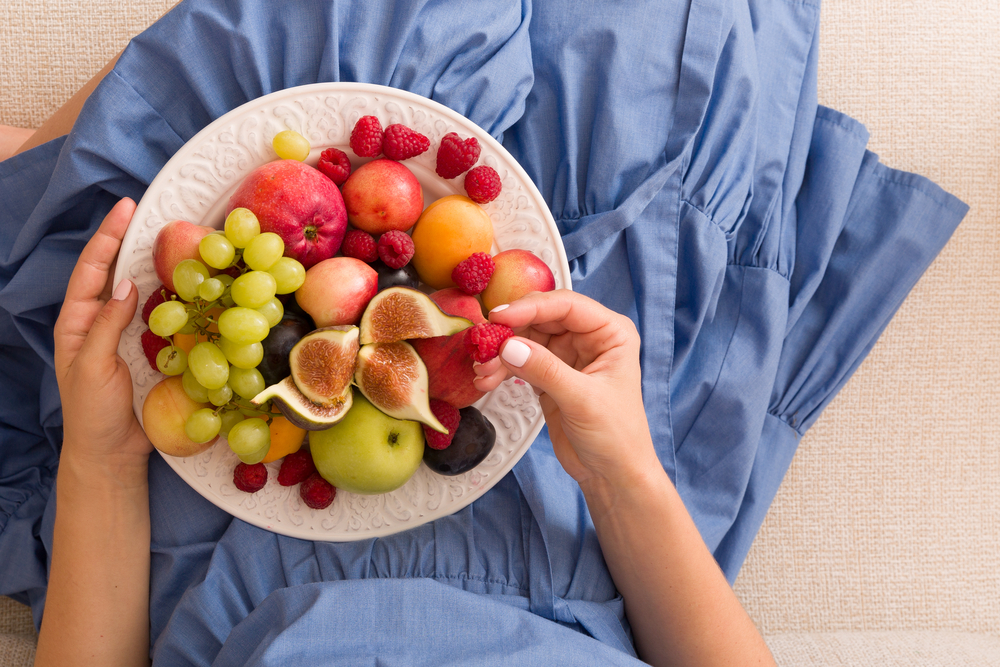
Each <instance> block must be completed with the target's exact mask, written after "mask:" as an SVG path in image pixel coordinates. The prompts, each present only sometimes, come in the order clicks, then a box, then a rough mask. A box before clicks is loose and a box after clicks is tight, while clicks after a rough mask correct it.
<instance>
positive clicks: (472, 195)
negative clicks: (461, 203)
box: [465, 164, 503, 204]
mask: <svg viewBox="0 0 1000 667" xmlns="http://www.w3.org/2000/svg"><path fill="white" fill-rule="evenodd" d="M502 187H503V186H501V185H500V174H498V173H497V170H496V169H494V168H493V167H488V166H486V165H485V164H482V165H479V166H478V167H476V168H475V169H473V170H472V171H470V172H469V173H468V174H466V175H465V193H466V194H467V195H469V199H471V200H472V201H474V202H476V203H477V204H488V203H490V202H491V201H493V200H494V199H496V198H497V195H499V194H500V190H501V189H502Z"/></svg>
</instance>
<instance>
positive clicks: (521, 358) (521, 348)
mask: <svg viewBox="0 0 1000 667" xmlns="http://www.w3.org/2000/svg"><path fill="white" fill-rule="evenodd" d="M500 356H501V357H503V360H504V361H506V362H507V363H508V364H510V365H511V366H516V367H517V368H520V367H521V366H524V364H525V362H526V361H528V357H530V356H531V348H530V347H528V346H527V345H525V344H524V343H522V342H521V341H519V340H517V339H516V338H511V339H510V340H508V341H507V344H506V345H504V348H503V352H501V353H500Z"/></svg>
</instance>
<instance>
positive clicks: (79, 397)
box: [55, 199, 152, 481]
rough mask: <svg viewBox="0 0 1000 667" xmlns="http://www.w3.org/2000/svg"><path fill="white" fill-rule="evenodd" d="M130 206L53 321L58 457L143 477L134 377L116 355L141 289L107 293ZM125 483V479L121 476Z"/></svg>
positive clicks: (94, 251) (102, 231) (101, 234)
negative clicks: (59, 434)
mask: <svg viewBox="0 0 1000 667" xmlns="http://www.w3.org/2000/svg"><path fill="white" fill-rule="evenodd" d="M134 212H135V203H134V202H133V201H132V200H130V199H123V200H121V201H120V202H118V204H116V205H115V207H114V208H113V209H111V212H110V213H108V215H107V217H106V218H105V219H104V221H103V222H102V223H101V226H100V228H99V229H98V230H97V233H96V234H94V237H93V238H92V239H90V241H89V242H88V243H87V245H86V247H84V249H83V252H82V253H80V259H79V260H78V261H77V263H76V267H75V268H74V269H73V274H72V276H70V279H69V286H68V287H67V288H66V299H65V301H64V302H63V306H62V310H61V311H60V312H59V319H58V320H57V321H56V326H55V366H56V378H57V380H58V383H59V397H60V399H61V400H62V410H63V453H62V456H63V457H67V456H71V457H76V458H77V459H78V461H79V462H80V463H83V464H86V465H88V466H96V467H98V468H100V469H107V470H108V471H109V472H113V473H114V474H116V475H121V474H122V473H128V472H130V471H135V472H136V473H137V474H141V476H142V480H143V481H145V469H146V465H147V461H148V458H149V453H150V452H151V451H152V445H150V444H149V440H148V439H147V438H146V434H145V433H143V430H142V427H141V426H139V422H138V420H137V419H136V418H135V414H134V413H133V411H132V376H131V374H130V373H129V370H128V365H127V364H126V363H125V361H124V360H123V359H122V358H121V357H119V356H118V342H119V340H120V339H121V334H122V331H124V329H125V327H126V326H128V324H129V322H130V321H131V320H132V316H133V315H134V314H135V309H136V306H137V304H138V299H139V297H138V293H137V290H136V289H135V286H134V285H133V284H132V282H131V281H129V280H128V279H124V280H122V281H121V282H120V283H119V284H118V286H117V288H116V289H115V290H114V293H112V291H111V290H112V285H111V281H112V278H113V273H112V269H113V267H114V264H115V259H116V257H117V255H118V249H119V248H120V247H121V241H122V237H123V236H124V235H125V230H126V229H127V228H128V223H129V220H131V218H132V214H133V213H134ZM123 481H124V478H123Z"/></svg>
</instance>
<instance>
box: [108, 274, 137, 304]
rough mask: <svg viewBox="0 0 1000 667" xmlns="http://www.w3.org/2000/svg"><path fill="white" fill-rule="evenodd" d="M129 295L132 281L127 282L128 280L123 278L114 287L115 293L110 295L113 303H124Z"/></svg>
mask: <svg viewBox="0 0 1000 667" xmlns="http://www.w3.org/2000/svg"><path fill="white" fill-rule="evenodd" d="M131 293H132V281H131V280H129V279H128V278H125V279H124V280H122V281H121V282H120V283H118V285H117V286H116V287H115V291H114V293H113V294H112V295H111V298H112V299H114V300H115V301H124V300H125V299H126V298H127V297H128V295H129V294H131Z"/></svg>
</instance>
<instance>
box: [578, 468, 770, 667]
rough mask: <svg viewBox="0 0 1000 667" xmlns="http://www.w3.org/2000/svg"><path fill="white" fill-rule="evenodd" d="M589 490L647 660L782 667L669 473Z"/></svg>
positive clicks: (596, 522)
mask: <svg viewBox="0 0 1000 667" xmlns="http://www.w3.org/2000/svg"><path fill="white" fill-rule="evenodd" d="M581 488H583V491H584V495H585V497H586V499H587V505H588V507H589V509H590V513H591V516H592V517H593V519H594V525H595V526H596V528H597V535H598V539H599V541H600V543H601V549H602V551H603V552H604V558H605V561H606V562H607V564H608V568H609V570H610V571H611V576H612V578H613V579H614V581H615V585H616V587H617V588H618V590H619V592H620V593H621V594H622V597H623V598H624V600H625V612H626V615H627V616H628V620H629V623H630V625H631V626H632V633H633V637H634V639H635V644H636V649H637V651H638V653H639V656H640V657H641V658H642V659H643V660H645V661H647V662H649V663H651V664H653V665H658V666H659V665H698V666H699V667H701V666H705V665H729V666H731V665H772V664H774V661H773V658H772V657H771V654H770V652H769V651H768V649H767V646H766V645H765V644H764V641H763V639H762V638H761V636H760V634H759V633H758V632H757V629H756V627H755V626H754V624H753V622H752V621H751V620H750V617H749V616H748V615H747V614H746V612H745V611H744V610H743V608H742V606H741V605H740V603H739V600H738V599H737V598H736V595H735V594H734V593H733V590H732V589H731V588H730V586H729V584H728V582H727V581H726V579H725V577H724V576H723V574H722V571H721V570H720V569H719V567H718V565H717V564H716V562H715V559H714V558H713V557H712V555H711V553H710V552H709V551H708V548H707V547H706V546H705V543H704V541H703V540H702V538H701V534H700V533H699V532H698V529H697V527H696V526H695V524H694V521H693V520H692V519H691V517H690V515H689V514H688V512H687V510H686V508H685V507H684V504H683V502H682V501H681V498H680V496H679V495H678V493H677V491H676V489H675V488H674V486H673V484H672V483H671V482H670V479H669V478H668V477H667V475H666V473H664V472H663V470H662V468H659V466H657V469H656V470H655V471H653V472H651V473H650V474H649V475H648V476H647V477H646V478H645V479H641V480H635V483H634V484H630V485H628V486H626V487H625V488H616V489H612V488H611V486H610V485H608V484H606V483H602V482H598V481H594V480H590V481H588V482H585V483H584V484H582V485H581Z"/></svg>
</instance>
